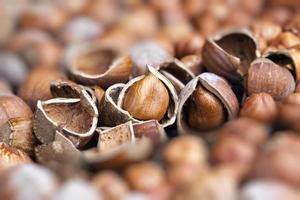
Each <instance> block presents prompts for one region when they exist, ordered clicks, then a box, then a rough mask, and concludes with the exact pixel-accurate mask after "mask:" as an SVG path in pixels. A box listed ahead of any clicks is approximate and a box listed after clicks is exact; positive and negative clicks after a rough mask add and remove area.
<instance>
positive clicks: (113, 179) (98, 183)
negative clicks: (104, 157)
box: [92, 171, 129, 200]
mask: <svg viewBox="0 0 300 200" xmlns="http://www.w3.org/2000/svg"><path fill="white" fill-rule="evenodd" d="M92 184H93V185H94V186H95V188H97V190H98V191H99V193H100V194H101V195H102V196H103V197H104V198H105V199H107V200H118V199H124V198H125V197H126V196H127V195H128V193H129V188H128V186H127V183H126V182H125V181H124V180H123V179H122V178H121V177H120V176H119V175H118V174H116V173H115V172H113V171H102V172H100V173H98V174H96V175H95V176H94V177H93V179H92Z"/></svg>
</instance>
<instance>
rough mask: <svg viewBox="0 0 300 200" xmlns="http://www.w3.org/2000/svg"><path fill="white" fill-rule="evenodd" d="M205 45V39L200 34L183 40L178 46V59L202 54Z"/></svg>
mask: <svg viewBox="0 0 300 200" xmlns="http://www.w3.org/2000/svg"><path fill="white" fill-rule="evenodd" d="M203 45H204V38H203V37H202V36H201V35H200V34H197V33H195V34H193V35H191V36H190V37H187V38H183V39H182V40H181V41H179V42H178V43H177V44H176V47H175V48H176V57H178V58H182V57H184V56H187V55H190V54H200V53H201V50H202V47H203Z"/></svg>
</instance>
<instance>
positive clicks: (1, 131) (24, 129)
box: [0, 117, 36, 156]
mask: <svg viewBox="0 0 300 200" xmlns="http://www.w3.org/2000/svg"><path fill="white" fill-rule="evenodd" d="M0 141H1V142H4V143H5V144H7V145H9V146H10V147H15V148H19V149H21V150H23V151H25V152H26V153H27V154H28V155H30V156H33V151H34V147H35V146H36V138H35V136H34V134H33V128H32V118H31V117H29V118H11V119H9V120H8V121H7V122H6V123H5V124H3V125H2V126H1V127H0Z"/></svg>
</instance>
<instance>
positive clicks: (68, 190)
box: [52, 179, 102, 200]
mask: <svg viewBox="0 0 300 200" xmlns="http://www.w3.org/2000/svg"><path fill="white" fill-rule="evenodd" d="M52 196H53V198H52V199H53V200H64V199H78V200H84V199H90V200H99V199H101V198H102V196H101V195H100V194H99V193H98V192H97V190H96V188H95V187H94V186H92V185H91V184H90V183H88V182H87V181H85V180H80V179H78V180H72V179H71V180H69V181H67V182H65V183H64V184H63V185H62V186H61V188H60V189H59V190H58V191H57V193H55V194H52Z"/></svg>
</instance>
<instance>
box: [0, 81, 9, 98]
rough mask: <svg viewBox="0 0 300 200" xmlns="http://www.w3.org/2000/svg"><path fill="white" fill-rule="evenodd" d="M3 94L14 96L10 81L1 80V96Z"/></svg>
mask: <svg viewBox="0 0 300 200" xmlns="http://www.w3.org/2000/svg"><path fill="white" fill-rule="evenodd" d="M1 94H12V88H11V86H10V84H9V82H8V81H6V80H5V79H2V78H0V95H1Z"/></svg>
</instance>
